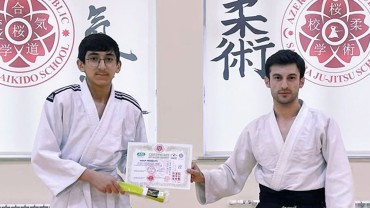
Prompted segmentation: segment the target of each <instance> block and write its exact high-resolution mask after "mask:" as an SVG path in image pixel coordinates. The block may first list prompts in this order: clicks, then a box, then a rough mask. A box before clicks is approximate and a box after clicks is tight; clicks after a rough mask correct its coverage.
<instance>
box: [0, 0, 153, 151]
mask: <svg viewBox="0 0 370 208" xmlns="http://www.w3.org/2000/svg"><path fill="white" fill-rule="evenodd" d="M92 33H106V34H108V35H110V36H111V37H113V38H114V39H115V40H116V41H117V43H118V45H119V46H120V55H121V57H120V58H121V61H122V70H121V72H120V73H119V74H118V75H116V77H115V79H114V80H113V82H114V84H115V88H116V89H117V90H120V91H123V92H126V93H128V94H130V95H132V96H133V97H135V98H136V99H137V100H138V102H139V103H140V105H141V107H142V109H143V110H145V111H149V112H151V113H150V114H147V115H145V116H144V119H145V120H146V125H147V129H148V136H149V138H150V140H152V141H156V138H155V135H156V133H155V129H156V128H155V125H156V124H155V120H156V118H155V117H156V113H155V112H156V105H155V103H156V102H155V1H151V0H140V1H134V0H113V1H105V0H93V1H91V0H78V1H75V0H64V1H63V0H59V1H48V0H5V1H1V2H0V97H1V104H0V106H1V119H0V153H1V154H2V155H9V154H29V153H30V151H31V149H32V145H33V141H34V136H35V133H36V129H37V125H38V122H39V118H40V114H41V109H42V105H43V103H44V101H45V99H46V97H47V96H48V95H49V94H50V93H51V92H52V91H54V90H56V89H58V88H60V87H62V86H65V85H70V84H75V83H79V82H80V79H79V78H80V76H81V75H83V74H81V72H79V70H78V68H77V66H76V60H77V52H78V45H79V43H80V41H81V40H82V39H83V38H84V37H85V36H86V35H89V34H92Z"/></svg>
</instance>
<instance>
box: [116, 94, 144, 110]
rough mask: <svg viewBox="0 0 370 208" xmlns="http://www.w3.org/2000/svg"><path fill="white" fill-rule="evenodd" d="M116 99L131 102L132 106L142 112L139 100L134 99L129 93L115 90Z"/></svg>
mask: <svg viewBox="0 0 370 208" xmlns="http://www.w3.org/2000/svg"><path fill="white" fill-rule="evenodd" d="M114 98H115V99H118V100H122V101H126V102H129V103H131V104H132V105H134V106H136V107H137V108H138V109H139V110H140V111H141V107H140V105H139V102H137V100H136V99H135V98H134V97H132V96H131V95H129V94H127V93H124V92H120V91H116V90H115V91H114Z"/></svg>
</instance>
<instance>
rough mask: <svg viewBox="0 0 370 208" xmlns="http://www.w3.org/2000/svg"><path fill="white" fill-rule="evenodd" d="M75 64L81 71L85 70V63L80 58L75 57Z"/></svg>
mask: <svg viewBox="0 0 370 208" xmlns="http://www.w3.org/2000/svg"><path fill="white" fill-rule="evenodd" d="M76 64H77V67H78V69H79V70H80V71H81V72H85V68H84V67H85V64H84V63H83V62H82V61H81V60H80V59H77V61H76Z"/></svg>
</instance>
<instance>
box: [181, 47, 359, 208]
mask: <svg viewBox="0 0 370 208" xmlns="http://www.w3.org/2000/svg"><path fill="white" fill-rule="evenodd" d="M265 70H266V77H265V79H264V81H265V84H266V86H267V87H268V88H270V90H271V95H272V98H273V111H272V112H271V113H269V114H266V115H263V116H261V117H259V118H258V119H256V120H254V121H252V122H251V123H250V124H249V125H247V126H246V127H245V129H244V130H243V131H242V133H241V135H240V137H239V139H238V141H237V143H236V146H235V149H234V151H233V153H232V154H231V155H230V157H229V158H228V160H227V161H226V162H225V163H224V164H222V165H220V166H219V167H218V168H217V169H213V170H205V171H203V172H202V171H201V170H200V169H199V168H198V166H197V165H196V164H195V163H193V165H192V168H191V169H188V173H190V174H191V178H192V182H195V183H196V190H197V196H198V201H199V202H200V203H201V204H207V203H212V202H215V201H217V200H219V199H220V198H222V197H226V196H230V195H234V194H237V193H239V192H240V191H241V190H242V189H243V186H244V184H245V182H246V180H247V178H248V176H249V174H250V173H251V171H252V169H253V168H254V167H255V177H256V180H257V182H258V183H259V184H260V203H259V204H258V206H257V207H258V208H281V207H296V208H322V207H328V208H353V207H355V205H354V199H353V181H352V174H351V169H350V166H349V161H348V158H347V154H346V151H345V149H344V145H343V142H342V138H341V135H340V130H339V128H338V125H337V124H336V122H335V121H334V120H333V119H332V118H330V117H328V116H326V115H325V114H323V113H321V112H319V111H317V110H315V109H312V108H309V107H308V106H307V105H306V103H305V102H303V100H300V99H298V92H299V89H300V88H301V87H303V85H304V81H305V78H304V74H305V62H304V60H303V59H302V58H301V57H300V56H299V55H298V54H297V53H295V52H293V51H290V50H280V51H278V52H277V53H275V54H273V55H272V56H271V57H269V58H268V59H267V61H266V67H265Z"/></svg>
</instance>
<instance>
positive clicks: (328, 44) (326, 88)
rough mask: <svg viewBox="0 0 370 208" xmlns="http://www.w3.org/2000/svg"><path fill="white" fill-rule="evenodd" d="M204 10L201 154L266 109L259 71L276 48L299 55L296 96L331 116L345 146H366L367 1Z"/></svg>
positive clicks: (285, 0)
mask: <svg viewBox="0 0 370 208" xmlns="http://www.w3.org/2000/svg"><path fill="white" fill-rule="evenodd" d="M205 13H206V15H205V33H204V34H205V38H204V40H205V47H204V48H205V52H204V54H205V59H204V90H205V92H204V94H205V98H204V103H205V104H204V128H205V129H204V136H205V152H206V155H215V154H216V155H217V154H221V155H222V154H227V153H229V152H231V151H232V150H233V148H234V145H235V143H236V140H237V138H238V136H239V134H240V133H241V131H242V129H243V128H244V127H245V126H246V125H247V124H248V123H249V122H251V121H252V120H254V119H255V118H257V117H258V116H260V115H262V114H265V113H268V112H269V111H271V110H272V99H271V95H270V90H269V89H268V88H266V86H265V85H264V82H263V79H262V78H263V77H264V71H263V70H262V69H263V68H264V62H265V61H266V59H267V57H268V56H270V55H271V54H273V53H275V52H276V51H277V50H280V49H291V50H294V51H296V52H298V53H299V54H300V55H301V56H302V57H303V58H304V59H305V61H306V64H307V69H306V74H305V77H306V83H305V86H304V87H303V88H302V89H301V91H300V97H301V98H302V99H303V100H305V102H306V103H307V104H308V105H309V106H311V107H314V108H317V109H320V110H322V111H323V112H325V113H327V114H328V115H330V116H332V117H334V119H335V120H336V121H337V122H338V123H339V125H340V127H341V129H342V135H343V138H344V142H345V146H346V148H347V151H348V152H349V153H351V154H368V153H369V152H370V133H369V130H368V128H369V118H370V110H369V106H370V96H369V93H368V92H367V91H368V89H370V78H369V76H368V75H369V73H370V70H369V68H370V58H369V57H370V56H369V53H370V46H369V41H370V30H369V25H370V0H305V1H302V0H282V1H268V0H260V1H257V0H206V1H205Z"/></svg>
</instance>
